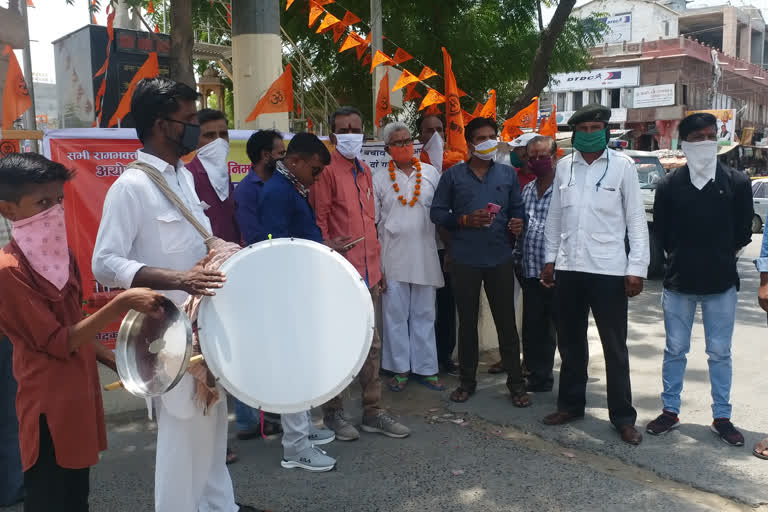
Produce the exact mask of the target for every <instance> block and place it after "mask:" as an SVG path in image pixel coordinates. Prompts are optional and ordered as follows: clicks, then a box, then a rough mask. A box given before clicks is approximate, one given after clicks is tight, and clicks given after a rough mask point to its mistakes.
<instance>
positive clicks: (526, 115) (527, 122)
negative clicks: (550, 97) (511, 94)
mask: <svg viewBox="0 0 768 512" xmlns="http://www.w3.org/2000/svg"><path fill="white" fill-rule="evenodd" d="M538 120H539V98H538V97H534V98H533V100H531V104H530V105H528V106H527V107H525V108H524V109H523V110H521V111H520V112H518V113H517V114H515V115H514V116H512V117H511V118H510V119H509V121H511V124H513V125H514V126H519V127H520V128H534V129H535V128H536V122H537V121H538Z"/></svg>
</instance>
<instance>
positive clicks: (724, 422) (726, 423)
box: [709, 418, 744, 446]
mask: <svg viewBox="0 0 768 512" xmlns="http://www.w3.org/2000/svg"><path fill="white" fill-rule="evenodd" d="M709 428H710V429H711V430H712V432H714V433H715V434H717V435H718V436H719V437H720V439H722V440H723V442H724V443H725V444H729V445H731V446H744V436H743V435H741V432H739V431H738V430H736V427H734V426H733V423H731V420H730V419H729V418H715V421H713V422H712V426H711V427H709Z"/></svg>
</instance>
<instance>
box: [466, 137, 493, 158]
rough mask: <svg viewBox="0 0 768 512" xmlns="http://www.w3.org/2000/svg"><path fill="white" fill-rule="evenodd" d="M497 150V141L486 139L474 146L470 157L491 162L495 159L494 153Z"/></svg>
mask: <svg viewBox="0 0 768 512" xmlns="http://www.w3.org/2000/svg"><path fill="white" fill-rule="evenodd" d="M498 148H499V141H497V140H493V139H488V140H487V141H485V142H481V143H480V144H478V145H477V146H475V150H474V151H473V152H472V156H474V157H477V158H479V159H480V160H493V159H494V158H496V151H497V150H498Z"/></svg>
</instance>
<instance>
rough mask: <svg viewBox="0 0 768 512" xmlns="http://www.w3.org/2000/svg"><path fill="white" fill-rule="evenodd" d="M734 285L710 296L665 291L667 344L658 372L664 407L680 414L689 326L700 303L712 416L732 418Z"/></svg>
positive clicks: (689, 334)
mask: <svg viewBox="0 0 768 512" xmlns="http://www.w3.org/2000/svg"><path fill="white" fill-rule="evenodd" d="M736 301H737V293H736V288H735V287H734V288H731V289H730V290H728V291H726V292H723V293H718V294H712V295H688V294H683V293H677V292H673V291H670V290H666V289H665V290H664V295H663V296H662V302H661V303H662V307H663V309H664V327H665V329H666V331H667V346H666V348H665V349H664V365H663V367H662V371H661V375H662V381H663V383H664V392H663V393H662V394H661V400H662V402H663V403H664V409H665V410H667V411H670V412H673V413H675V414H679V413H680V393H681V392H682V391H683V377H684V376H685V366H686V363H687V359H686V355H687V354H688V351H689V350H690V349H691V328H692V327H693V317H694V315H695V314H696V305H697V304H698V303H701V315H702V318H703V320H704V336H705V339H706V350H707V355H708V356H709V360H708V363H709V382H710V385H711V387H712V402H713V403H712V414H713V417H714V418H730V417H731V404H730V399H731V377H732V375H733V370H732V366H731V341H732V338H733V325H734V323H735V321H736Z"/></svg>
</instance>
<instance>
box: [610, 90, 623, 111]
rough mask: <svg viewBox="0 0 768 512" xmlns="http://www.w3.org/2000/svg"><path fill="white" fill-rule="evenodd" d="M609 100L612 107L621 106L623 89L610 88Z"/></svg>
mask: <svg viewBox="0 0 768 512" xmlns="http://www.w3.org/2000/svg"><path fill="white" fill-rule="evenodd" d="M608 102H609V103H610V105H608V106H610V107H611V108H620V107H621V89H610V90H609V91H608Z"/></svg>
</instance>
